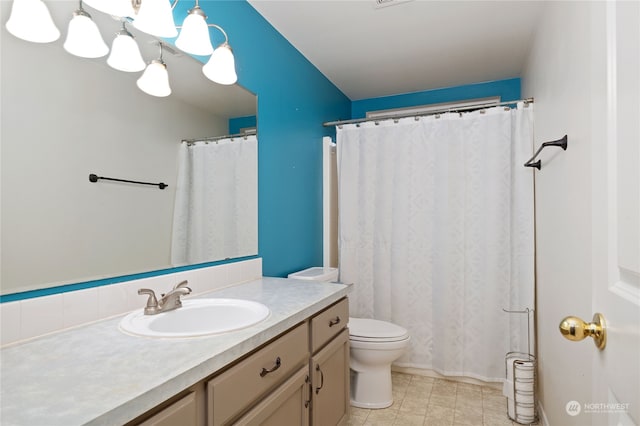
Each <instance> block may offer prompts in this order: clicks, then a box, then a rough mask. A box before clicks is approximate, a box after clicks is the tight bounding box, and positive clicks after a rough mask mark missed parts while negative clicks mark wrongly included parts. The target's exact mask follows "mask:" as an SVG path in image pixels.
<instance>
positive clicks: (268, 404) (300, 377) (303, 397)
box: [234, 367, 310, 426]
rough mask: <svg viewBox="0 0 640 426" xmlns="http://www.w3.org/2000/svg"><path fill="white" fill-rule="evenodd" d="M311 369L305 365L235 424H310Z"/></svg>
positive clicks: (253, 425) (267, 425) (251, 425)
mask: <svg viewBox="0 0 640 426" xmlns="http://www.w3.org/2000/svg"><path fill="white" fill-rule="evenodd" d="M309 404H310V401H309V370H308V368H307V367H303V368H302V369H301V370H299V371H298V372H297V373H296V374H295V375H294V376H293V377H291V378H290V379H289V380H287V381H286V382H285V383H284V384H283V385H282V386H280V387H279V388H277V389H276V390H275V391H274V392H273V393H272V394H271V395H269V397H267V398H266V399H265V400H263V401H262V402H261V403H260V404H258V405H257V406H256V407H254V408H253V409H252V410H251V411H249V412H248V413H247V414H245V415H244V416H243V417H242V418H240V420H238V421H237V422H236V423H234V424H235V425H242V426H245V425H247V426H249V425H250V426H257V425H260V426H284V425H296V426H297V425H300V426H307V425H308V424H309Z"/></svg>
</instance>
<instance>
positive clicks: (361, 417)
mask: <svg viewBox="0 0 640 426" xmlns="http://www.w3.org/2000/svg"><path fill="white" fill-rule="evenodd" d="M392 379H393V399H394V401H393V405H392V406H391V407H389V408H385V409H382V410H366V409H362V408H356V407H351V417H350V418H349V422H348V423H347V424H348V425H358V426H365V425H366V426H369V425H382V426H393V425H398V426H414V425H416V426H423V425H424V426H440V425H449V426H457V425H472V426H485V425H486V426H502V425H509V426H511V425H518V423H515V422H511V420H509V417H507V414H506V413H507V405H506V404H507V400H506V398H505V397H504V396H502V392H501V391H500V390H498V389H495V388H492V387H488V386H478V385H472V384H467V383H459V382H453V381H449V380H441V379H433V378H431V377H424V376H416V375H410V374H402V373H396V372H394V373H392Z"/></svg>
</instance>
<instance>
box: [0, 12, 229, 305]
mask: <svg viewBox="0 0 640 426" xmlns="http://www.w3.org/2000/svg"><path fill="white" fill-rule="evenodd" d="M3 22H4V21H3ZM63 39H64V34H63V37H62V38H61V40H58V41H57V42H55V43H53V44H46V45H38V44H35V43H27V42H24V41H22V40H19V39H16V38H15V37H13V36H11V35H9V34H8V33H7V32H6V31H4V29H3V33H2V68H1V71H2V72H1V74H2V75H1V85H2V86H1V87H2V123H1V124H2V129H1V132H2V133H1V136H2V146H1V147H2V169H1V170H2V279H1V284H2V291H3V293H7V292H14V291H15V290H18V289H23V290H24V289H28V288H31V287H32V286H36V285H38V284H41V283H57V282H69V281H78V280H81V279H88V278H89V277H101V276H113V275H122V274H124V273H128V272H140V271H145V270H151V269H158V268H162V267H167V266H169V264H170V253H169V249H170V238H171V225H172V216H173V202H174V191H175V182H176V175H177V149H178V145H179V142H180V140H181V139H183V138H195V137H203V136H210V135H219V134H226V133H227V121H226V120H225V119H222V118H219V117H213V116H211V115H210V114H208V113H205V112H203V111H201V110H199V109H196V108H194V107H192V106H190V105H187V104H185V103H183V102H181V101H179V100H177V99H175V98H172V97H168V98H155V97H152V96H149V95H146V94H144V93H142V92H141V91H140V90H138V89H137V87H136V85H135V80H136V79H137V78H138V77H139V75H140V74H139V73H134V74H127V73H121V72H119V71H115V70H113V69H111V68H109V67H108V66H107V65H106V63H105V58H101V59H97V60H86V59H80V58H76V57H74V56H71V55H69V54H68V53H66V52H65V51H64V50H63V48H62V41H63ZM89 173H96V174H98V175H102V176H109V177H116V178H124V179H133V180H142V181H151V182H161V181H162V182H164V183H167V184H169V188H167V189H165V190H163V191H161V190H159V189H158V188H157V187H144V186H134V185H127V184H114V183H105V182H99V183H90V182H89V180H88V175H89ZM9 288H10V289H9Z"/></svg>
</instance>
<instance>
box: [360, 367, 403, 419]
mask: <svg viewBox="0 0 640 426" xmlns="http://www.w3.org/2000/svg"><path fill="white" fill-rule="evenodd" d="M392 404H393V392H392V384H391V366H390V365H389V366H386V368H378V369H375V370H368V371H366V372H359V371H354V370H351V405H352V406H354V407H358V408H369V409H379V408H387V407H390V406H391V405H392Z"/></svg>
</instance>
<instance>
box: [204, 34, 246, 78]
mask: <svg viewBox="0 0 640 426" xmlns="http://www.w3.org/2000/svg"><path fill="white" fill-rule="evenodd" d="M225 37H226V34H225ZM202 72H203V73H204V75H205V77H207V78H208V79H209V80H211V81H213V82H215V83H218V84H226V85H229V84H233V83H235V82H236V81H238V75H237V74H236V61H235V59H234V57H233V52H232V51H231V46H229V43H227V42H226V41H225V42H224V43H222V44H221V45H220V46H218V48H217V49H216V50H214V51H213V54H212V55H211V57H210V58H209V61H208V62H207V63H206V64H205V65H204V66H203V67H202Z"/></svg>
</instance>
